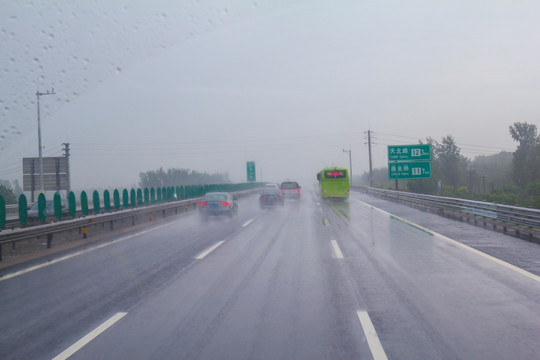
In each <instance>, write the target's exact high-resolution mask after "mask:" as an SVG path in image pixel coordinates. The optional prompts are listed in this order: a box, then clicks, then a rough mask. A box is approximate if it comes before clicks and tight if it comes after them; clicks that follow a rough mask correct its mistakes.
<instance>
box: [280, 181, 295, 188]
mask: <svg viewBox="0 0 540 360" xmlns="http://www.w3.org/2000/svg"><path fill="white" fill-rule="evenodd" d="M281 188H282V189H298V183H295V182H284V183H282V184H281Z"/></svg>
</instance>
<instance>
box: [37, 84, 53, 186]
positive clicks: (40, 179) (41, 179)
mask: <svg viewBox="0 0 540 360" xmlns="http://www.w3.org/2000/svg"><path fill="white" fill-rule="evenodd" d="M54 94H56V93H55V92H54V88H51V90H50V91H49V90H47V92H44V93H42V92H39V90H38V91H36V97H37V123H38V146H39V189H40V190H41V191H42V192H43V191H45V189H44V188H43V156H42V153H41V119H40V114H39V97H40V96H43V95H54Z"/></svg>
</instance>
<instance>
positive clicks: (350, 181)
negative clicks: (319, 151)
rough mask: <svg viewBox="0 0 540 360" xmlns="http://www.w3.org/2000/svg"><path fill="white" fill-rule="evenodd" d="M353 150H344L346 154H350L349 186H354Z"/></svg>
mask: <svg viewBox="0 0 540 360" xmlns="http://www.w3.org/2000/svg"><path fill="white" fill-rule="evenodd" d="M351 151H352V150H351V149H350V148H349V150H345V149H343V152H344V153H349V185H352V156H351Z"/></svg>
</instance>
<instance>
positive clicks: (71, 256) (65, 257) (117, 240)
mask: <svg viewBox="0 0 540 360" xmlns="http://www.w3.org/2000/svg"><path fill="white" fill-rule="evenodd" d="M171 224H173V223H167V224H163V225H159V226H156V227H153V228H151V229H147V230H143V231H139V232H136V233H134V234H131V235H127V236H123V237H121V238H118V239H116V240H113V241H109V242H106V243H104V244H101V245H98V246H95V247H92V248H88V249H84V250H81V251H78V252H76V253H73V254H70V255H66V256H62V257H60V258H58V259H54V260H51V261H48V262H46V263H43V264H39V265H35V266H32V267H29V268H27V269H24V270H20V271H16V272H14V273H11V274H7V275H4V276H2V277H0V281H3V280H7V279H11V278H14V277H16V276H20V275H23V274H26V273H29V272H31V271H34V270H38V269H41V268H44V267H46V266H50V265H53V264H56V263H59V262H61V261H64V260H68V259H71V258H74V257H76V256H79V255H82V254H86V253H89V252H92V251H94V250H97V249H101V248H103V247H105V246H109V245H113V244H116V243H119V242H120V241H124V240H127V239H131V238H134V237H136V236H139V235H143V234H146V233H148V232H150V231H153V230H157V229H160V228H162V227H165V226H169V225H171Z"/></svg>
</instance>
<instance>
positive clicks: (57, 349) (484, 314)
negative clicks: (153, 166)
mask: <svg viewBox="0 0 540 360" xmlns="http://www.w3.org/2000/svg"><path fill="white" fill-rule="evenodd" d="M239 209H240V211H239V214H238V216H237V217H235V218H233V219H211V221H209V222H208V223H201V221H200V219H199V218H198V217H197V214H196V213H195V212H189V213H185V214H183V215H180V216H178V217H176V218H174V219H172V218H171V219H169V221H167V222H161V223H159V224H156V225H155V226H153V227H148V228H145V229H143V230H138V231H137V232H135V233H131V234H124V235H121V236H116V237H114V238H112V239H106V240H105V241H103V242H98V243H95V244H93V246H96V245H98V244H100V245H105V246H102V247H100V248H90V249H88V250H86V251H85V252H82V253H78V252H77V250H72V251H71V252H70V254H72V255H73V256H72V257H69V258H66V259H65V260H63V261H60V262H56V263H53V264H51V265H48V266H44V267H41V268H36V269H34V270H32V269H28V265H19V266H17V267H13V268H8V269H2V270H0V274H2V275H3V277H2V278H0V304H2V308H3V310H2V316H1V317H0V328H1V329H2V337H0V358H2V359H53V358H56V359H65V358H67V357H69V356H70V355H71V357H70V359H370V358H374V359H385V358H388V359H534V358H537V357H538V344H539V343H540V297H539V296H538V294H539V293H540V292H539V290H540V277H539V275H540V265H539V263H538V259H539V258H540V247H539V246H538V245H537V244H534V243H530V242H527V241H523V240H519V239H516V238H512V237H508V236H505V235H502V234H498V233H495V232H492V231H489V230H485V229H482V228H478V227H473V226H471V225H468V224H463V223H459V222H454V221H452V220H448V219H445V218H441V217H438V216H436V215H433V214H428V213H424V212H420V211H418V210H415V209H411V208H407V207H404V206H401V205H396V204H393V203H389V202H386V201H384V200H380V199H375V198H371V197H369V196H367V195H364V194H361V193H356V192H353V193H351V197H350V199H349V200H348V201H345V202H329V201H324V202H323V201H321V200H320V199H319V198H318V195H317V193H316V192H314V191H312V190H311V189H309V188H308V187H304V188H303V194H302V199H301V200H300V201H294V200H288V201H286V203H285V205H284V206H283V207H280V206H278V207H276V208H267V209H264V210H261V209H260V208H259V206H258V202H257V196H251V197H248V198H245V199H242V200H241V201H240V202H239ZM110 240H113V241H110ZM478 250H479V251H478ZM63 255H66V254H63ZM58 256H60V255H58ZM33 265H35V264H33ZM17 271H18V272H17ZM15 272H17V273H15ZM9 274H12V275H11V276H10V275H9Z"/></svg>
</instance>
